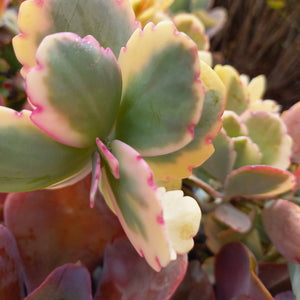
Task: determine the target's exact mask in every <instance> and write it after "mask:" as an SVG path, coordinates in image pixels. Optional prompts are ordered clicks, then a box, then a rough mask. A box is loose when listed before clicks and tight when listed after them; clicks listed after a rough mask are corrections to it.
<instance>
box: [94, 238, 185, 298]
mask: <svg viewBox="0 0 300 300" xmlns="http://www.w3.org/2000/svg"><path fill="white" fill-rule="evenodd" d="M186 268H187V255H180V256H178V258H177V259H176V260H175V261H172V262H170V264H169V265H168V266H166V267H165V268H163V269H162V270H161V271H160V272H156V271H154V270H153V269H152V268H151V267H150V266H149V265H148V264H147V263H146V262H145V260H144V259H142V258H141V257H139V256H138V254H137V253H136V251H135V250H134V248H133V247H132V245H131V244H130V243H129V241H128V239H127V238H126V237H123V238H118V239H116V240H115V241H114V242H113V243H112V244H110V245H108V246H107V248H106V250H105V256H104V267H103V274H102V278H101V281H100V286H99V288H98V291H97V292H96V295H95V298H94V300H102V299H106V300H115V299H128V300H129V299H130V300H139V299H161V300H162V299H169V298H170V296H171V295H172V294H173V293H174V291H175V290H176V288H177V287H178V285H179V284H180V282H181V280H182V279H183V276H184V274H185V271H186Z"/></svg>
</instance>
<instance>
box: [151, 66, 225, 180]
mask: <svg viewBox="0 0 300 300" xmlns="http://www.w3.org/2000/svg"><path fill="white" fill-rule="evenodd" d="M200 67H201V73H200V79H201V81H202V82H203V84H204V86H205V90H206V92H205V98H204V105H203V110H202V115H201V119H200V121H199V123H198V124H197V125H196V127H195V131H194V139H193V140H192V142H190V143H189V144H188V145H186V146H185V147H183V148H182V149H180V150H178V151H176V152H174V153H170V154H166V155H161V156H157V157H147V158H146V161H147V163H148V164H149V165H150V167H151V169H152V170H153V173H154V175H155V178H159V179H162V180H168V179H170V178H180V179H181V178H186V177H189V176H190V175H191V173H192V170H193V168H195V167H198V166H199V165H201V164H202V163H203V162H204V161H205V160H207V159H208V158H209V157H210V156H211V155H212V153H213V152H214V147H213V145H212V141H211V140H212V139H213V138H214V137H216V136H217V135H218V133H219V131H220V129H221V128H222V120H221V116H222V114H223V111H224V107H225V87H224V84H223V83H222V81H221V80H220V78H219V77H218V76H217V74H216V72H215V71H214V70H213V69H212V68H210V67H209V66H208V65H207V64H206V63H205V62H203V61H200Z"/></svg>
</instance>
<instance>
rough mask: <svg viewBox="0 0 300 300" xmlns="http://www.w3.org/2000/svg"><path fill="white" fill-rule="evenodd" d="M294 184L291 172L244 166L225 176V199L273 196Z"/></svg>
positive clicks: (266, 167)
mask: <svg viewBox="0 0 300 300" xmlns="http://www.w3.org/2000/svg"><path fill="white" fill-rule="evenodd" d="M294 186H295V177H294V175H293V174H292V173H290V172H288V171H284V170H281V169H277V168H272V167H268V166H245V167H241V168H239V169H237V170H234V171H232V172H231V173H230V175H229V176H228V177H227V179H226V182H225V186H224V190H225V197H226V198H227V199H229V198H232V197H247V198H252V199H254V198H264V199H268V198H273V197H276V196H278V195H280V194H283V193H285V192H288V191H289V190H292V189H293V187H294Z"/></svg>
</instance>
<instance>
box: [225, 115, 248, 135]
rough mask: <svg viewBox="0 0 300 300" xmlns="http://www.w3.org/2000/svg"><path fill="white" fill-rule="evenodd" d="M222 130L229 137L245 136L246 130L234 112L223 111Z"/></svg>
mask: <svg viewBox="0 0 300 300" xmlns="http://www.w3.org/2000/svg"><path fill="white" fill-rule="evenodd" d="M222 121H223V128H224V130H225V131H226V134H227V135H228V136H229V137H231V138H232V137H238V136H241V135H242V136H245V135H247V134H248V130H247V127H246V125H245V124H243V123H242V121H241V119H240V117H239V115H237V114H236V113H235V112H234V111H231V110H225V111H224V114H223V116H222Z"/></svg>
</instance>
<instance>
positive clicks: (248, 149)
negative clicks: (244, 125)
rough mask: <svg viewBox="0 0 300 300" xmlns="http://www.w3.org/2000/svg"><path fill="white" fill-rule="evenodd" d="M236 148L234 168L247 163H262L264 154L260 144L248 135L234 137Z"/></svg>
mask: <svg viewBox="0 0 300 300" xmlns="http://www.w3.org/2000/svg"><path fill="white" fill-rule="evenodd" d="M232 140H233V146H234V150H235V152H236V154H237V155H236V160H235V163H234V169H238V168H241V167H243V166H247V165H259V164H260V163H261V159H262V154H261V152H260V150H259V148H258V146H257V145H256V144H255V143H253V142H252V141H251V139H250V138H248V137H246V136H239V137H235V138H233V139H232Z"/></svg>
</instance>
